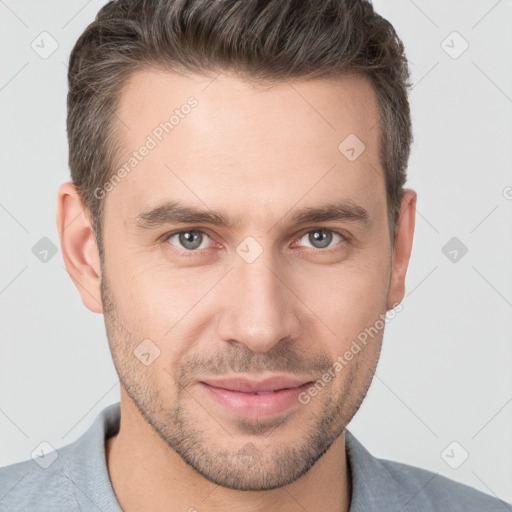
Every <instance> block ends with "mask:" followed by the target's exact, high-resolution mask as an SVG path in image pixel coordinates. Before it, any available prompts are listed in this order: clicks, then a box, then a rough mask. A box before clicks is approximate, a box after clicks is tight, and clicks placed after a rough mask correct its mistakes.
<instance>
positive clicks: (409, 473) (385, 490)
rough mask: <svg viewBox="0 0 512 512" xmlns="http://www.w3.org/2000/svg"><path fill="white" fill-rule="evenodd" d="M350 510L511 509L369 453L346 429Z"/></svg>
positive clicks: (437, 476) (469, 489)
mask: <svg viewBox="0 0 512 512" xmlns="http://www.w3.org/2000/svg"><path fill="white" fill-rule="evenodd" d="M346 448H347V460H348V462H349V468H350V473H351V481H352V505H351V508H350V512H363V511H364V512H370V511H371V512H374V511H375V512H377V511H379V512H396V511H398V510H400V511H401V512H434V511H439V510H442V511H443V512H482V511H485V512H507V511H508V512H512V505H511V504H510V503H507V502H505V501H502V500H500V499H498V498H497V497H495V496H491V495H489V494H486V493H484V492H481V491H479V490H477V489H474V488H473V487H470V486H469V485H466V484H462V483H459V482H456V481H455V480H452V479H450V478H447V477H445V476H442V475H440V474H439V473H434V472H432V471H429V470H427V469H423V468H419V467H416V466H411V465H409V464H404V463H402V462H396V461H392V460H388V459H381V458H378V457H375V456H374V455H372V454H371V453H370V452H369V451H368V450H367V449H366V448H365V447H364V446H363V445H362V444H361V442H360V441H358V440H357V439H356V437H355V436H354V435H353V434H352V433H351V432H350V431H348V430H346Z"/></svg>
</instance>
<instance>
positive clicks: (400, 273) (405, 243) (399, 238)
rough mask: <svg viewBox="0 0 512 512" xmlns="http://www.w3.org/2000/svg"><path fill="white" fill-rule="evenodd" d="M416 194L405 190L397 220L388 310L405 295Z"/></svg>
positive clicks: (410, 190)
mask: <svg viewBox="0 0 512 512" xmlns="http://www.w3.org/2000/svg"><path fill="white" fill-rule="evenodd" d="M416 198H417V195H416V192H415V191H414V190H412V189H405V191H404V195H403V198H402V204H401V206H400V214H399V216H398V220H397V230H396V236H395V246H394V247H393V258H392V265H391V278H390V285H389V293H388V310H389V309H393V307H395V306H396V305H397V304H398V303H400V302H402V299H403V298H404V295H405V274H406V272H407V266H408V265H409V258H410V256H411V250H412V239H413V235H414V221H415V218H416Z"/></svg>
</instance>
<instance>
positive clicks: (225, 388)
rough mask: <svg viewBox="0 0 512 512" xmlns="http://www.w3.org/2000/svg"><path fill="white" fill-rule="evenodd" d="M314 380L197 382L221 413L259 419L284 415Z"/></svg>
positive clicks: (290, 378) (288, 378)
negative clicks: (222, 411) (220, 409)
mask: <svg viewBox="0 0 512 512" xmlns="http://www.w3.org/2000/svg"><path fill="white" fill-rule="evenodd" d="M312 383H313V381H311V380H306V379H299V378H292V377H288V376H276V377H271V378H269V379H265V380H262V381H256V380H249V379H240V378H237V379H208V380H202V381H199V382H198V384H199V386H200V387H201V388H202V390H203V391H204V393H205V394H206V396H207V397H208V398H209V399H211V400H212V401H213V402H215V403H216V404H217V405H220V406H221V407H222V409H223V410H224V412H228V414H230V415H234V416H237V417H243V418H245V419H254V420H256V419H257V420H261V419H265V418H271V417H274V416H277V415H279V414H283V413H285V412H287V411H288V410H289V409H291V408H292V407H293V406H294V405H295V406H296V405H297V404H298V403H299V400H298V397H299V395H300V394H301V393H302V392H304V391H305V390H306V389H307V388H308V387H309V386H311V384H312Z"/></svg>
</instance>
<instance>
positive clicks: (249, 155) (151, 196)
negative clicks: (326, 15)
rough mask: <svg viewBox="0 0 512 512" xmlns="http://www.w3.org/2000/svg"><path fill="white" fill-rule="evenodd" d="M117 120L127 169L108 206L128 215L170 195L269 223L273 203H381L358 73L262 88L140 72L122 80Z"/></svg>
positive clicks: (365, 87)
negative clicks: (262, 215)
mask: <svg viewBox="0 0 512 512" xmlns="http://www.w3.org/2000/svg"><path fill="white" fill-rule="evenodd" d="M116 117H117V120H118V121H117V125H118V126H117V128H118V143H119V145H118V148H119V152H118V162H117V169H121V167H124V169H125V172H124V173H122V174H123V178H122V179H121V180H117V181H118V182H117V183H116V185H115V188H114V189H113V190H112V192H109V200H108V201H107V209H108V203H112V204H113V205H115V206H116V207H118V208H121V209H122V211H123V214H124V215H125V217H131V216H133V215H134V214H136V213H137V212H138V211H141V210H143V209H146V210H147V208H148V207H150V206H151V205H152V204H159V203H162V202H163V201H164V200H168V199H169V198H180V200H183V201H184V202H188V203H194V204H195V205H196V206H201V204H203V206H205V205H208V204H209V203H211V204H213V205H216V206H218V205H222V206H229V205H232V207H233V208H234V209H238V210H239V211H244V210H245V211H247V212H248V213H249V210H252V211H255V210H256V209H259V210H260V211H261V210H263V211H265V212H266V214H267V215H268V216H273V218H274V221H275V216H276V215H279V212H278V211H277V209H276V205H277V204H279V203H282V204H283V208H285V207H287V208H288V209H289V208H290V207H291V206H292V205H293V204H294V203H297V202H298V201H302V202H301V206H306V205H307V203H315V202H316V203H318V202H319V201H321V202H323V203H328V202H333V201H335V200H336V199H339V198H342V197H346V198H349V199H355V200H356V201H357V202H359V203H364V202H366V203H367V205H368V206H369V208H368V209H369V210H371V209H372V207H371V203H375V208H378V207H379V203H382V201H385V186H384V178H383V172H382V169H381V166H380V161H379V154H378V133H379V126H378V119H379V114H378V106H377V100H376V95H375V93H374V90H373V88H372V86H371V84H370V83H369V82H368V81H367V80H366V79H365V78H363V77H360V76H350V77H349V76H345V77H340V78H336V79H332V78H329V79H315V80H310V81H287V82H279V83H274V84H272V85H266V86H261V85H255V84H254V83H249V82H247V81H244V80H242V79H240V78H237V77H234V76H232V75H229V74H225V73H221V74H219V75H217V76H213V75H212V76H209V77H206V76H199V75H189V76H182V75H178V74H175V73H170V72H162V71H157V70H155V69H147V70H143V71H138V72H136V73H134V74H133V75H132V76H131V77H130V79H129V81H128V82H127V83H126V85H125V87H124V88H123V91H122V93H121V96H120V101H119V107H118V110H117V116H116ZM144 147H146V148H149V149H144ZM347 149H348V150H349V152H348V153H347ZM352 150H353V151H352ZM354 151H355V152H356V157H357V158H355V159H354V158H353V156H354ZM361 151H362V152H361ZM359 152H361V153H360V155H359V156H357V154H358V153H359ZM135 154H136V155H135ZM134 155H135V156H134ZM302 198H303V199H302ZM380 206H382V205H381V204H380ZM266 207H268V208H267V209H266V210H265V208H266Z"/></svg>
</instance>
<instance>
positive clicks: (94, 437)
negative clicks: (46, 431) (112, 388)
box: [0, 402, 512, 512]
mask: <svg viewBox="0 0 512 512" xmlns="http://www.w3.org/2000/svg"><path fill="white" fill-rule="evenodd" d="M120 414H121V413H120V404H119V402H117V403H115V404H112V405H110V406H108V407H106V408H105V409H103V411H101V413H100V414H99V415H98V416H97V418H96V419H95V421H94V423H93V424H92V425H91V426H90V427H89V429H88V430H87V431H86V432H85V433H84V434H82V436H80V437H79V438H78V439H77V440H76V441H74V442H73V443H70V444H68V445H66V446H63V447H62V448H59V449H58V450H56V451H55V452H50V453H48V454H46V455H44V457H49V458H48V459H46V461H44V460H39V461H37V462H36V461H35V460H33V459H28V460H25V461H23V462H18V463H16V464H11V465H10V466H5V467H3V468H0V511H1V512H15V511H16V512H18V511H20V512H21V511H23V512H35V511H37V512H54V511H55V512H57V511H59V512H60V511H65V512H89V511H90V512H93V511H94V512H98V511H102V512H121V507H120V505H119V503H118V501H117V499H116V495H115V493H114V491H113V489H112V485H111V482H110V478H109V475H108V469H107V465H106V459H105V440H106V439H107V438H108V437H110V436H112V435H115V434H116V433H117V432H118V430H119V420H120ZM345 432H346V448H347V456H348V461H349V465H350V472H351V478H352V497H351V503H350V510H349V512H431V511H432V512H433V511H440V512H459V511H460V512H484V511H485V512H506V511H509V512H511V511H512V505H511V504H509V503H506V502H504V501H501V500H499V499H497V498H494V497H491V496H489V495H487V494H485V493H482V492H480V491H478V490H476V489H473V488H472V487H469V486H467V485H464V484H461V483H458V482H455V481H453V480H450V479H448V478H446V477H443V476H441V475H439V474H436V473H432V472H430V471H427V470H424V469H420V468H417V467H414V466H410V465H407V464H402V463H399V462H393V461H389V460H384V459H379V458H376V457H374V456H373V455H372V454H371V453H370V452H369V451H368V450H367V449H366V448H365V447H364V446H363V445H362V444H361V443H360V442H359V441H358V440H357V439H356V438H355V437H354V436H353V435H352V434H351V433H350V432H349V431H348V429H347V430H346V431H345ZM320 508H321V507H320Z"/></svg>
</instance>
